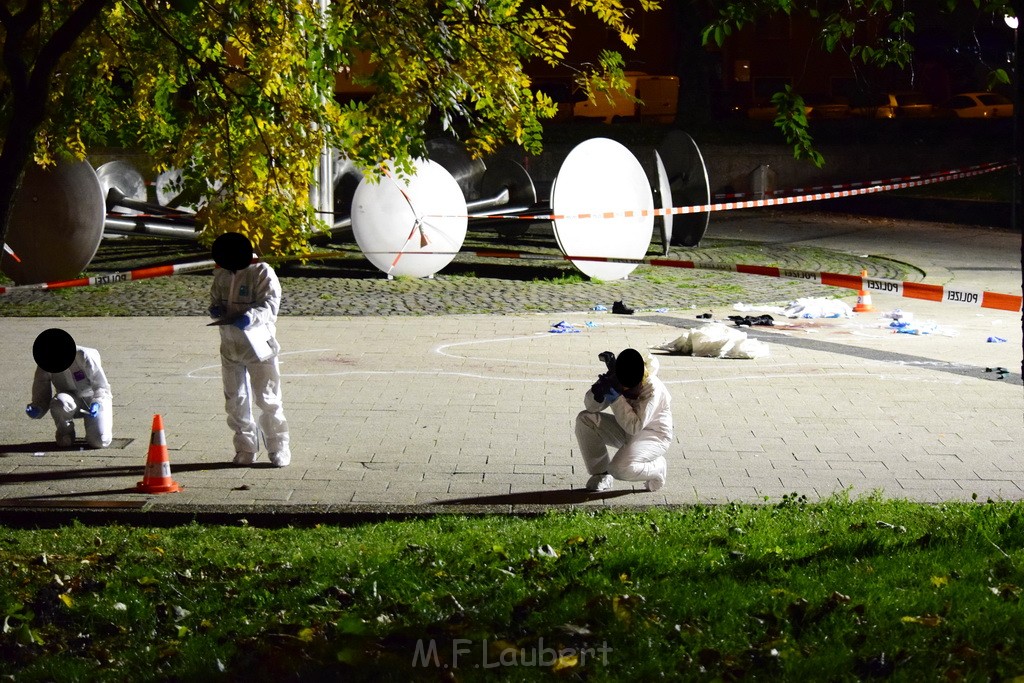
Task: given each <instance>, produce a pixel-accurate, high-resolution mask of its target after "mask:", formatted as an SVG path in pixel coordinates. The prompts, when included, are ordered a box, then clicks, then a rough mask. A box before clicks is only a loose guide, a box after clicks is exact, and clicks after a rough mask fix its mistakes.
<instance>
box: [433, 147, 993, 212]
mask: <svg viewBox="0 0 1024 683" xmlns="http://www.w3.org/2000/svg"><path fill="white" fill-rule="evenodd" d="M1012 166H1013V164H1012V163H1010V162H999V163H992V164H985V165H982V166H976V167H970V168H967V169H958V170H953V171H940V172H937V173H935V174H931V175H928V176H927V177H920V176H911V177H910V178H903V179H897V180H895V181H893V182H886V181H870V182H869V183H857V184H860V185H867V186H866V187H860V188H854V189H845V190H830V191H827V192H814V193H810V194H803V195H793V196H787V197H775V198H768V199H750V200H745V201H734V202H719V203H715V204H697V205H694V206H673V207H670V208H665V209H642V210H640V211H631V210H625V211H603V212H599V213H577V214H553V213H551V214H531V215H522V214H489V215H487V216H475V217H474V218H475V219H479V218H500V219H503V220H528V221H559V220H561V221H564V220H590V219H594V218H637V217H646V216H676V215H681V214H693V213H706V212H711V211H735V210H737V209H756V208H763V207H766V206H779V205H784V204H800V203H803V202H816V201H821V200H824V199H840V198H843V197H856V196H857V195H864V194H874V193H876V192H889V191H891V190H905V189H907V188H911V187H920V186H921V185H931V184H933V183H941V182H946V181H948V180H959V179H962V178H970V177H973V176H978V175H982V174H985V173H992V172H993V171H999V170H1002V169H1004V168H1010V167H1012ZM852 185H854V184H851V186H852ZM428 216H429V217H434V218H461V217H462V216H448V215H438V214H428ZM428 216H423V217H428Z"/></svg>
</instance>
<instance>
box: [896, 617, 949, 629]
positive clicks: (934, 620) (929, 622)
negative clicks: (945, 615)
mask: <svg viewBox="0 0 1024 683" xmlns="http://www.w3.org/2000/svg"><path fill="white" fill-rule="evenodd" d="M900 621H902V622H903V623H904V624H920V625H921V626H927V627H929V628H934V627H936V626H938V625H939V624H941V623H942V622H943V619H942V617H940V616H939V615H937V614H924V615H922V616H919V617H911V616H906V617H902V618H901V619H900Z"/></svg>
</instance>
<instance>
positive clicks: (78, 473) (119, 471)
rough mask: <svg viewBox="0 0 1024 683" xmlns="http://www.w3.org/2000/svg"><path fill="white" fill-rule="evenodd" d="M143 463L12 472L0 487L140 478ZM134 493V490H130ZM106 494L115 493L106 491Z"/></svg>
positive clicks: (178, 468)
mask: <svg viewBox="0 0 1024 683" xmlns="http://www.w3.org/2000/svg"><path fill="white" fill-rule="evenodd" d="M144 464H145V463H142V464H139V465H132V466H128V465H117V466H114V467H80V468H70V467H69V468H68V469H62V470H46V471H43V472H38V471H37V472H12V473H10V474H0V485H3V484H28V483H32V482H40V481H59V480H62V479H65V480H72V479H93V478H98V477H141V476H143V474H144V473H145V467H144ZM236 467H237V465H235V464H233V463H230V462H211V463H191V464H185V465H175V466H174V467H173V471H174V472H202V471H206V470H226V469H235V468H236ZM131 490H133V491H134V489H131ZM107 493H116V491H110V490H109V489H108V490H107Z"/></svg>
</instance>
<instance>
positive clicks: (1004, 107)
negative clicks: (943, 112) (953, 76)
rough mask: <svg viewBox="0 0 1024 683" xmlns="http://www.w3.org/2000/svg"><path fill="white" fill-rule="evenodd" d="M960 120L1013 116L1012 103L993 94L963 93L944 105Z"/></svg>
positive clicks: (997, 94)
mask: <svg viewBox="0 0 1024 683" xmlns="http://www.w3.org/2000/svg"><path fill="white" fill-rule="evenodd" d="M943 108H944V109H948V110H950V111H952V112H953V114H954V115H955V116H956V117H957V118H961V119H993V118H1006V117H1010V116H1013V102H1011V101H1010V99H1009V98H1007V97H1003V96H1002V95H1000V94H999V93H994V92H965V93H960V94H959V95H954V96H953V97H952V98H950V99H949V101H947V102H946V103H945V104H944V105H943Z"/></svg>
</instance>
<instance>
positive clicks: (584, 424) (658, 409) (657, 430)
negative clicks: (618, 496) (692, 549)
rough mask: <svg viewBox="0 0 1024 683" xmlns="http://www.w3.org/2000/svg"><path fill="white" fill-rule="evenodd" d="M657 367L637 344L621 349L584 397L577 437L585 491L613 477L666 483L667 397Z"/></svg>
mask: <svg viewBox="0 0 1024 683" xmlns="http://www.w3.org/2000/svg"><path fill="white" fill-rule="evenodd" d="M657 371H658V361H657V359H656V358H653V357H651V356H648V357H647V359H646V361H645V360H644V357H643V356H642V355H641V354H640V352H639V351H637V350H636V349H625V350H624V351H623V352H622V353H620V354H619V355H618V357H617V358H616V359H615V372H614V373H611V372H608V373H604V374H602V375H601V376H600V377H599V378H598V381H597V382H595V383H594V385H593V386H592V387H591V388H590V391H588V392H587V395H586V396H585V397H584V399H583V404H584V406H585V408H586V410H584V411H582V412H581V413H580V414H579V415H577V416H576V441H577V442H578V443H579V447H580V453H581V454H582V456H583V462H584V464H585V465H586V468H587V472H588V473H589V474H590V475H591V476H590V479H589V481H588V482H587V489H588V490H590V491H607V490H609V489H610V488H612V485H613V483H614V480H615V479H619V480H621V481H642V482H644V486H645V488H646V490H648V491H657V490H658V489H660V488H661V487H662V486H664V485H665V477H666V475H667V463H666V461H665V453H666V452H667V451H668V449H669V446H670V445H671V444H672V439H673V432H672V408H671V404H672V397H671V395H670V394H669V393H668V389H667V388H666V387H665V385H664V384H663V383H662V381H661V380H660V379H658V377H657V376H656V374H657ZM605 409H610V412H606V410H605ZM609 446H611V447H612V448H614V449H616V450H615V452H614V454H611V453H609V450H608V447H609Z"/></svg>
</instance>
